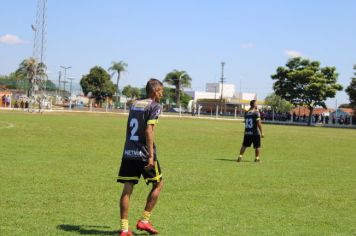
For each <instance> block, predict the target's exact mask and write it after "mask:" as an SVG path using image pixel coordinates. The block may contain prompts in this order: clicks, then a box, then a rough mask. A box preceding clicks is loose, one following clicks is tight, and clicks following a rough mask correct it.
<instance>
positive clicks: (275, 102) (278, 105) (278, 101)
mask: <svg viewBox="0 0 356 236" xmlns="http://www.w3.org/2000/svg"><path fill="white" fill-rule="evenodd" d="M265 104H266V105H268V106H270V107H271V108H272V109H273V110H274V111H276V112H280V113H285V112H290V110H291V109H292V108H293V104H291V103H290V102H288V101H286V100H285V99H283V98H281V97H280V96H278V95H276V94H275V93H272V94H270V95H268V96H267V97H266V98H265Z"/></svg>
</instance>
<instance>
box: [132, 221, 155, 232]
mask: <svg viewBox="0 0 356 236" xmlns="http://www.w3.org/2000/svg"><path fill="white" fill-rule="evenodd" d="M136 229H138V230H144V231H146V232H148V233H150V234H158V231H157V230H156V229H155V228H153V226H152V225H151V223H150V222H147V223H144V222H142V221H141V220H139V221H137V224H136Z"/></svg>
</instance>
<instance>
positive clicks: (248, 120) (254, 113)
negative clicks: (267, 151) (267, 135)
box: [237, 100, 264, 162]
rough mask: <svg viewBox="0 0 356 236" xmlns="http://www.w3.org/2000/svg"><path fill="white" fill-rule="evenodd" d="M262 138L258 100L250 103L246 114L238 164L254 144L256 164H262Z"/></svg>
mask: <svg viewBox="0 0 356 236" xmlns="http://www.w3.org/2000/svg"><path fill="white" fill-rule="evenodd" d="M261 137H262V138H263V137H264V134H263V132H262V125H261V116H260V112H259V111H258V110H257V104H256V100H252V101H250V109H249V110H248V111H247V112H246V113H245V132H244V140H243V143H242V147H241V149H240V155H239V157H238V158H237V162H240V161H242V156H243V154H244V153H245V151H246V148H247V147H250V146H251V144H252V143H253V148H254V149H255V162H260V147H261Z"/></svg>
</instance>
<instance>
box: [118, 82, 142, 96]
mask: <svg viewBox="0 0 356 236" xmlns="http://www.w3.org/2000/svg"><path fill="white" fill-rule="evenodd" d="M122 94H123V95H125V96H126V97H129V98H131V99H134V98H138V97H140V95H141V90H140V89H139V88H136V87H132V86H130V85H127V86H125V87H124V88H123V90H122Z"/></svg>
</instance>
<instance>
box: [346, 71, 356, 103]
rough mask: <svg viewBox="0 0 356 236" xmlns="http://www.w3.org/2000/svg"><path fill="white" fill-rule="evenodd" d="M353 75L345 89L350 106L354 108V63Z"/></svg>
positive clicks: (355, 91) (355, 86)
mask: <svg viewBox="0 0 356 236" xmlns="http://www.w3.org/2000/svg"><path fill="white" fill-rule="evenodd" d="M354 70H355V72H354V77H352V78H351V82H350V85H349V86H348V87H347V88H346V89H345V91H346V93H347V94H348V95H349V100H350V106H351V107H353V108H356V65H354Z"/></svg>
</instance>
